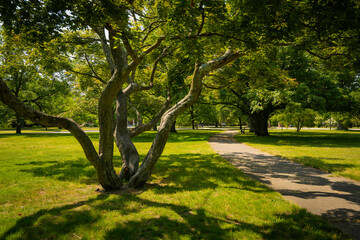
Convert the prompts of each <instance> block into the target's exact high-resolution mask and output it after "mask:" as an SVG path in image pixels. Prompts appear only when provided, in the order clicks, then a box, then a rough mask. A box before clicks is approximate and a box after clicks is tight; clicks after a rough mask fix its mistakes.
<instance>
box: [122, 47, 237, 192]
mask: <svg viewBox="0 0 360 240" xmlns="http://www.w3.org/2000/svg"><path fill="white" fill-rule="evenodd" d="M240 56H241V54H240V53H239V52H236V53H233V52H231V51H227V52H226V53H225V54H224V55H223V56H222V57H220V58H217V59H214V60H212V61H209V62H207V63H205V64H202V65H201V66H200V64H199V63H197V64H196V66H195V70H194V73H193V77H192V83H191V88H190V91H189V93H188V94H187V95H186V96H185V97H184V98H183V99H182V100H181V101H180V102H178V103H177V104H175V105H174V106H173V107H171V108H170V109H169V110H168V111H166V112H165V114H164V115H163V117H162V118H161V123H160V127H159V130H158V132H157V134H156V137H155V139H154V141H153V143H152V145H151V147H150V150H149V152H148V153H147V155H146V157H145V159H144V161H143V162H142V164H141V166H140V168H139V170H138V171H137V173H136V174H135V175H134V176H133V177H131V179H130V181H129V182H128V185H127V186H128V187H130V188H137V187H142V186H143V185H144V184H145V183H146V182H147V180H148V179H149V178H150V176H151V174H152V171H153V169H154V166H155V164H156V162H157V160H158V159H159V157H160V156H161V154H162V152H163V150H164V148H165V145H166V142H167V139H168V137H169V133H170V128H171V126H172V125H173V124H174V122H175V119H176V117H177V116H178V115H179V114H181V113H183V112H184V111H185V110H186V109H187V108H189V107H190V106H192V105H193V104H194V103H195V102H196V101H197V100H198V98H199V96H200V93H201V88H202V79H203V78H204V76H205V75H206V74H208V73H209V72H210V71H212V70H215V69H218V68H220V67H221V66H223V65H225V64H226V63H228V62H231V61H233V60H235V59H237V58H239V57H240Z"/></svg>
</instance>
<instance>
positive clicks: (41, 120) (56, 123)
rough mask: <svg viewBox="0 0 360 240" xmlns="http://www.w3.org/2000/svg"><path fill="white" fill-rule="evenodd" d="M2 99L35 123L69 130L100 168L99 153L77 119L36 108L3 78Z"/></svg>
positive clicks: (0, 89)
mask: <svg viewBox="0 0 360 240" xmlns="http://www.w3.org/2000/svg"><path fill="white" fill-rule="evenodd" d="M0 100H1V101H2V102H3V103H4V104H5V105H7V106H8V107H9V108H11V109H12V110H14V111H15V112H16V113H17V114H19V115H20V116H22V117H24V118H27V119H29V120H31V121H33V122H35V123H38V124H41V125H44V126H49V127H61V128H65V129H67V130H69V132H71V133H72V135H74V137H75V138H76V139H77V141H78V142H79V143H80V145H81V147H82V148H83V150H84V153H85V155H86V158H87V159H88V160H89V162H90V163H91V164H92V165H93V166H94V167H95V169H97V170H98V169H99V168H100V159H99V155H98V154H97V152H96V150H95V148H94V145H93V143H92V142H91V140H90V138H89V137H88V136H87V135H86V133H85V132H84V131H83V130H82V129H81V128H80V126H79V125H78V124H77V123H76V122H75V121H73V120H72V119H68V118H64V117H56V116H51V115H48V114H45V113H43V112H40V111H37V110H34V109H33V108H31V107H30V106H28V105H26V104H24V103H23V102H22V101H20V100H19V99H18V98H17V97H15V96H14V95H13V94H12V92H11V91H10V89H9V87H8V86H7V85H6V83H5V81H4V80H3V79H2V78H0Z"/></svg>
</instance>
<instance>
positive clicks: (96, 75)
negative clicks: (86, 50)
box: [85, 55, 106, 84]
mask: <svg viewBox="0 0 360 240" xmlns="http://www.w3.org/2000/svg"><path fill="white" fill-rule="evenodd" d="M85 60H86V62H87V64H88V66H89V68H90V70H91V72H92V73H93V74H94V75H93V78H96V79H97V80H99V81H100V82H101V83H103V84H106V81H105V80H103V79H102V78H101V77H100V76H99V75H98V74H97V73H96V72H95V70H94V68H93V66H92V65H91V63H90V61H89V59H88V57H87V56H86V55H85Z"/></svg>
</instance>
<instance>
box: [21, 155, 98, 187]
mask: <svg viewBox="0 0 360 240" xmlns="http://www.w3.org/2000/svg"><path fill="white" fill-rule="evenodd" d="M15 165H18V166H24V168H23V169H20V170H19V171H20V172H25V173H31V174H32V175H33V176H34V177H50V178H53V179H57V180H59V181H72V182H80V183H84V184H96V183H98V181H97V177H96V171H95V169H94V167H93V166H92V165H91V164H90V163H89V162H88V161H87V160H86V159H84V158H79V159H78V160H72V161H71V160H68V161H65V162H58V161H31V162H28V163H21V164H15Z"/></svg>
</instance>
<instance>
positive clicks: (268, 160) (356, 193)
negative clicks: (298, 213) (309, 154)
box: [209, 131, 360, 240]
mask: <svg viewBox="0 0 360 240" xmlns="http://www.w3.org/2000/svg"><path fill="white" fill-rule="evenodd" d="M237 133H238V131H226V132H223V133H220V134H217V135H215V136H213V137H211V138H210V141H209V142H210V145H211V147H212V148H213V149H214V150H215V151H216V152H218V153H219V154H220V155H221V156H222V157H223V158H225V159H227V160H229V161H230V163H231V164H233V165H234V166H235V167H237V168H239V169H241V170H242V171H243V172H244V173H245V174H247V175H248V176H250V177H252V178H254V179H257V180H259V181H261V182H263V183H265V184H266V185H268V186H269V187H271V188H272V189H274V190H276V191H278V192H280V193H281V194H282V195H283V196H284V198H286V199H288V200H289V201H292V202H294V203H296V204H297V205H299V206H300V207H303V208H306V209H307V210H308V211H310V212H311V213H314V214H316V215H320V216H323V217H325V218H327V219H328V220H329V221H330V222H331V223H332V224H333V225H335V226H337V227H338V228H340V229H342V230H343V231H344V232H345V233H347V234H349V235H350V236H351V237H352V238H353V239H359V240H360V183H359V182H356V181H352V180H349V179H346V178H343V177H333V176H331V174H329V173H326V172H323V171H320V170H317V169H314V168H311V167H305V166H303V165H301V164H298V163H294V162H290V161H287V160H285V159H282V158H279V157H276V156H273V155H271V154H268V153H265V152H261V151H260V150H257V149H255V148H252V147H250V146H248V145H246V144H243V143H238V142H236V141H235V140H234V136H235V134H237ZM349 151H351V150H350V149H349ZM359 157H360V156H359Z"/></svg>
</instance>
